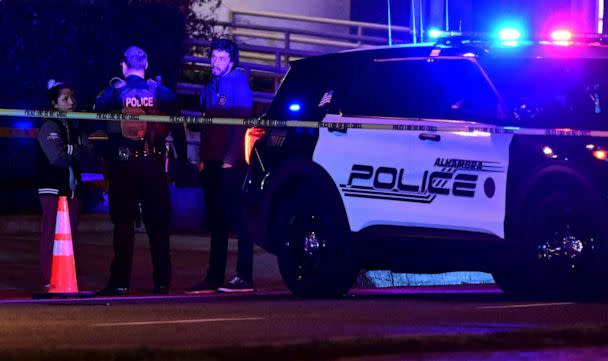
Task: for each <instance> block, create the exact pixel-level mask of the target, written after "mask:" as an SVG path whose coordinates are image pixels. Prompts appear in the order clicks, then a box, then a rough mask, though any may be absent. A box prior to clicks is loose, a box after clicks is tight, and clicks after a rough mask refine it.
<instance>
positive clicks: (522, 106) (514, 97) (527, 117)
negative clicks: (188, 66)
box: [480, 58, 608, 129]
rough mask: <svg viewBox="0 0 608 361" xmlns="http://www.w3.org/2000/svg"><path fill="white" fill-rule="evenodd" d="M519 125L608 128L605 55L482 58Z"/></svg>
mask: <svg viewBox="0 0 608 361" xmlns="http://www.w3.org/2000/svg"><path fill="white" fill-rule="evenodd" d="M480 62H481V63H482V65H483V67H484V69H485V71H486V72H487V74H488V75H489V77H490V79H491V81H492V83H493V84H494V85H495V87H496V88H497V90H498V92H499V93H500V94H501V96H502V98H503V100H504V102H505V103H506V106H507V108H508V109H510V110H511V111H512V112H513V117H514V121H515V122H516V123H518V124H517V125H519V126H525V127H546V128H561V127H567V128H577V129H592V128H600V129H603V128H608V103H607V100H608V93H607V89H608V71H607V69H608V67H607V66H608V63H607V62H606V60H603V59H550V58H540V59H539V58H500V59H481V60H480Z"/></svg>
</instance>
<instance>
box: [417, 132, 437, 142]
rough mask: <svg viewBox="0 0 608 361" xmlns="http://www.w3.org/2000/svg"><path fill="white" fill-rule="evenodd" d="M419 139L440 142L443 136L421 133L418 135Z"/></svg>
mask: <svg viewBox="0 0 608 361" xmlns="http://www.w3.org/2000/svg"><path fill="white" fill-rule="evenodd" d="M418 139H420V140H432V141H434V142H438V141H440V140H441V135H439V134H432V133H420V134H419V135H418Z"/></svg>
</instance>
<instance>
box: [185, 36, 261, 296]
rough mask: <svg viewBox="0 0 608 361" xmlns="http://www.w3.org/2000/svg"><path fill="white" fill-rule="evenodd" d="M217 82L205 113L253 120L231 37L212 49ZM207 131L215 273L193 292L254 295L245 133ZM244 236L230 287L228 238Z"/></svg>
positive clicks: (204, 168)
mask: <svg viewBox="0 0 608 361" xmlns="http://www.w3.org/2000/svg"><path fill="white" fill-rule="evenodd" d="M210 50H211V75H212V78H211V81H210V82H209V83H207V84H206V85H205V87H204V89H203V92H202V94H201V100H200V104H201V110H202V112H203V115H204V116H207V117H226V118H248V117H250V116H251V110H252V107H253V94H252V92H251V89H250V88H249V82H248V79H247V75H246V74H245V73H244V72H243V71H241V70H240V69H236V67H237V66H238V62H239V50H238V47H237V45H236V44H235V43H234V42H233V41H231V40H229V39H225V38H221V39H216V40H214V41H213V42H212V44H211V49H210ZM191 130H200V131H201V146H200V159H201V162H200V164H199V169H200V171H201V172H200V176H201V183H202V186H203V191H204V195H205V213H206V214H207V225H208V227H209V228H210V231H211V250H210V254H209V268H208V270H207V274H206V276H205V277H204V278H203V280H202V281H200V282H198V283H197V284H195V285H193V286H192V287H190V288H189V289H187V290H186V292H187V293H193V294H199V293H210V292H215V291H216V290H218V291H222V292H249V291H253V290H254V289H253V282H252V273H253V243H252V242H251V240H249V239H248V238H247V237H246V236H245V233H244V232H242V230H243V221H242V207H241V202H240V197H239V196H240V190H241V185H242V182H243V179H244V176H245V171H246V164H245V159H244V153H245V151H244V139H245V130H246V129H245V128H244V127H236V126H222V125H205V126H203V127H200V128H198V129H196V128H191ZM231 226H232V228H233V229H235V230H236V231H237V234H238V236H239V243H238V259H237V269H236V276H235V277H234V278H233V279H232V280H231V281H229V282H228V283H226V284H225V285H224V274H225V271H226V258H227V252H228V234H229V230H230V228H231Z"/></svg>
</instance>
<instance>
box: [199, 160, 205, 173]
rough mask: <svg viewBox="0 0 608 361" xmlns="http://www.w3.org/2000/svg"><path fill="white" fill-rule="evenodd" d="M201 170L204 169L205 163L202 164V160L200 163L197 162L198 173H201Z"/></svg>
mask: <svg viewBox="0 0 608 361" xmlns="http://www.w3.org/2000/svg"><path fill="white" fill-rule="evenodd" d="M203 169H205V162H203V161H202V160H201V161H200V162H198V171H199V172H202V171H203Z"/></svg>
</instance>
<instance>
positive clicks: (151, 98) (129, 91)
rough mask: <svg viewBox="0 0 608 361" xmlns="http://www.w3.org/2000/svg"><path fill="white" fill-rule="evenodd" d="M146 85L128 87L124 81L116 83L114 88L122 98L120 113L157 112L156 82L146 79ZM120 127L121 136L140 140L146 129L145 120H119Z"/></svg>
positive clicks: (141, 113) (142, 113)
mask: <svg viewBox="0 0 608 361" xmlns="http://www.w3.org/2000/svg"><path fill="white" fill-rule="evenodd" d="M146 83H147V84H146V85H147V87H144V88H129V87H128V86H126V83H125V82H122V83H117V85H116V88H117V89H118V91H119V94H120V98H121V99H122V107H123V108H122V113H123V114H129V115H145V114H159V109H158V108H157V106H156V105H157V104H156V100H155V96H156V88H157V86H158V85H157V84H156V82H154V81H152V80H148V81H147V82H146ZM120 128H121V132H122V135H123V137H125V138H128V139H132V140H142V139H143V138H144V137H145V135H146V133H147V129H148V124H147V123H146V122H140V121H121V123H120Z"/></svg>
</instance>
